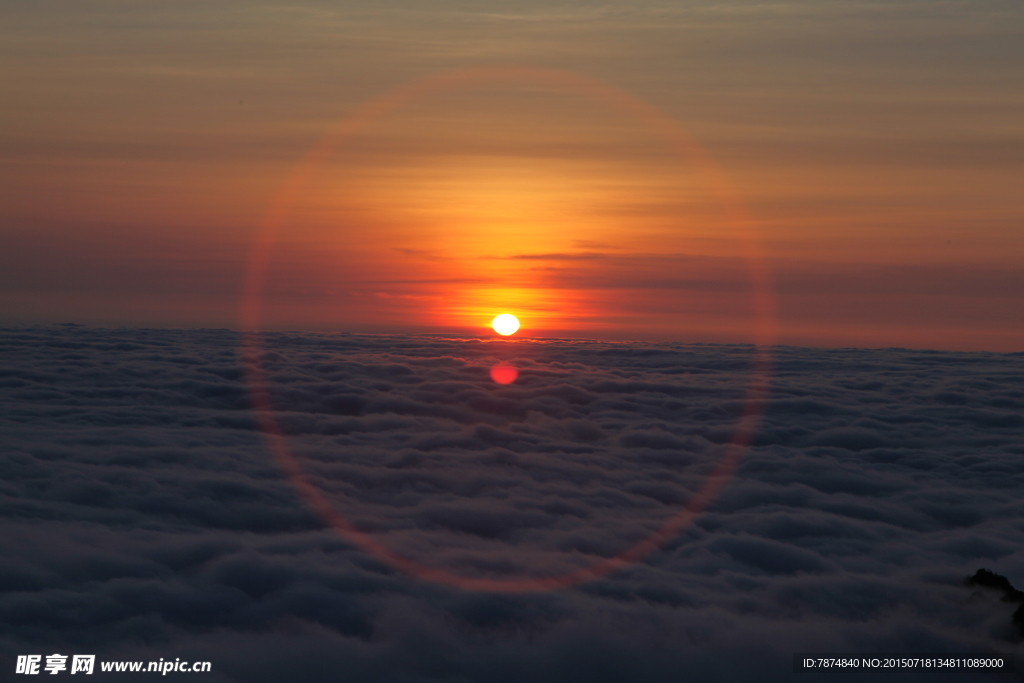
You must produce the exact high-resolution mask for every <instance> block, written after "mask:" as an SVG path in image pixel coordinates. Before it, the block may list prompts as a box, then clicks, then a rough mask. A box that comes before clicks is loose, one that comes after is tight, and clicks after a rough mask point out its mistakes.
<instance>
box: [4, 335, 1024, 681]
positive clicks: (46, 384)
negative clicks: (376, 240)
mask: <svg viewBox="0 0 1024 683" xmlns="http://www.w3.org/2000/svg"><path fill="white" fill-rule="evenodd" d="M261 358H262V365H263V368H264V370H265V372H266V375H267V378H268V395H269V398H270V401H271V403H272V404H273V407H274V415H275V420H276V422H277V424H278V425H279V426H280V428H281V430H282V432H283V433H284V435H285V437H284V438H285V442H286V443H287V445H288V449H289V452H290V453H291V454H292V455H293V456H294V458H295V461H296V462H297V463H299V464H300V466H301V468H302V470H303V472H304V473H305V476H306V477H307V478H308V480H309V481H310V482H311V483H312V484H313V485H315V486H316V488H317V489H318V490H319V491H321V492H322V494H323V495H324V496H325V498H327V499H328V500H330V502H331V504H332V505H333V507H334V509H336V510H337V511H338V512H339V513H340V514H342V515H344V516H345V517H346V518H347V519H348V520H350V521H351V523H352V524H353V525H355V527H356V528H358V529H360V530H361V531H363V532H365V533H367V534H369V536H370V537H371V538H373V539H374V540H376V541H377V542H379V543H380V544H381V545H382V546H384V547H386V548H388V549H389V550H391V551H393V552H395V553H398V554H400V555H402V556H404V557H408V558H410V559H412V560H414V561H416V562H419V563H421V564H423V565H426V566H430V567H433V568H437V569H443V570H445V571H447V572H450V573H452V574H455V575H459V576H465V577H473V578H497V579H505V578H522V577H538V576H550V575H553V574H559V573H562V572H567V571H571V570H573V569H578V568H580V567H585V566H590V565H593V564H594V563H596V562H600V561H601V560H603V559H606V558H609V557H613V556H615V555H616V554H618V553H621V552H622V551H624V550H626V549H627V548H629V547H630V546H631V545H633V544H634V543H636V542H638V541H639V540H641V539H643V538H644V537H645V536H647V535H648V534H650V533H651V532H652V531H653V530H655V529H657V528H658V527H659V526H660V525H661V524H662V523H664V521H665V520H667V519H669V518H671V517H672V516H673V515H674V514H675V513H677V512H678V511H679V509H680V506H681V505H684V504H685V503H686V502H687V500H689V499H690V498H691V497H692V496H693V495H694V494H695V492H697V491H699V490H700V489H701V487H702V486H703V484H704V482H705V481H706V475H707V474H708V472H709V471H711V470H712V469H713V468H714V466H715V464H716V463H717V462H718V461H719V458H720V456H721V455H722V453H723V449H724V448H725V447H726V446H725V445H726V444H727V443H728V442H729V441H730V439H731V438H732V436H733V433H734V431H735V429H736V425H737V420H738V416H739V415H740V414H741V413H742V412H743V411H744V410H745V409H746V408H747V407H749V406H748V402H747V400H746V399H745V396H746V387H747V384H748V382H749V381H750V376H751V368H752V365H753V361H754V359H755V353H754V350H753V348H752V347H750V346H745V345H686V344H648V343H612V342H597V341H579V340H525V339H524V340H516V341H507V340H474V339H455V338H446V337H437V336H405V335H403V336H395V335H390V336H374V335H345V334H300V333H273V334H268V335H265V337H264V339H263V341H262V352H261ZM774 361H775V362H774V369H773V371H772V375H771V380H770V382H771V391H770V395H769V396H768V397H767V398H766V399H765V400H764V401H763V402H761V403H759V404H758V406H757V407H758V409H759V410H762V411H763V419H762V422H761V424H760V426H759V427H758V429H757V432H756V434H755V435H754V445H753V446H752V447H751V448H750V449H748V450H747V451H746V452H745V454H744V455H743V458H742V460H741V461H740V463H739V466H738V468H737V470H736V472H735V475H734V476H733V478H732V479H731V480H730V481H728V483H727V484H726V485H725V487H724V488H723V489H722V491H721V493H720V494H719V495H718V496H717V497H716V498H715V499H714V500H713V501H712V503H711V504H710V506H709V507H708V509H707V510H706V511H705V512H704V513H703V514H700V515H699V516H697V518H696V519H695V520H694V522H693V524H691V525H689V526H687V527H686V528H685V529H684V530H683V531H682V532H681V533H680V534H679V535H678V537H676V538H674V539H673V540H672V541H670V542H669V543H667V544H666V545H665V546H664V547H663V548H662V549H661V550H660V551H658V552H656V553H654V554H652V555H650V556H648V557H647V558H645V559H644V560H643V561H641V562H639V563H637V564H636V565H633V566H630V567H627V568H624V569H622V570H620V571H617V572H615V573H612V574H610V575H608V576H606V577H604V578H601V579H598V580H595V581H592V582H588V583H583V584H580V585H577V586H574V587H571V588H567V589H564V590H558V591H548V592H534V593H526V594H514V595H507V594H495V593H487V592H475V591H467V590H460V589H457V588H452V587H447V586H443V585H438V584H434V583H431V582H429V581H425V580H422V579H418V578H414V577H410V576H408V575H406V574H404V573H402V572H401V571H398V570H396V569H395V568H394V567H392V566H390V565H388V564H387V563H385V562H383V561H381V560H379V559H375V558H373V557H371V556H369V555H367V554H366V553H364V552H362V551H361V550H358V549H356V548H355V547H354V546H353V545H352V544H351V543H349V542H348V541H346V540H345V539H344V538H343V537H342V536H341V535H340V534H339V533H338V532H337V531H336V530H334V529H333V528H331V527H330V526H329V525H328V524H326V523H325V522H324V520H323V519H321V518H320V517H319V516H318V514H316V513H315V512H314V511H313V510H312V509H311V507H310V506H309V505H308V504H307V503H306V501H305V500H304V499H303V497H302V496H300V495H299V494H298V493H297V489H296V487H295V486H294V485H293V483H292V482H291V481H290V480H289V478H288V477H287V476H285V474H284V472H283V470H282V468H281V465H280V463H279V461H278V460H277V459H276V458H275V455H274V453H273V452H272V449H271V448H270V447H269V446H268V444H267V440H266V438H265V436H264V434H263V433H262V432H261V431H260V429H259V422H258V420H257V419H256V416H255V415H254V413H253V411H252V405H251V400H250V395H249V391H248V388H247V380H246V373H245V372H244V368H243V364H242V361H241V354H240V337H239V335H238V334H237V333H235V332H232V331H228V330H144V329H117V330H107V329H94V328H87V327H81V326H71V325H65V326H50V327H22V328H3V329H0V444H2V445H0V514H2V522H0V524H2V534H0V556H2V557H3V558H4V559H3V561H2V562H0V651H2V653H3V656H4V659H3V661H2V662H0V666H2V667H3V668H4V669H5V670H8V671H7V672H8V673H10V671H13V668H14V661H15V657H16V655H19V654H33V653H35V654H42V655H47V654H51V653H63V654H78V653H83V654H96V655H97V656H98V658H99V659H108V660H109V659H122V660H156V659H159V658H161V657H162V658H164V659H172V660H173V659H174V658H176V657H179V658H181V659H183V660H208V661H211V662H212V663H213V670H212V672H211V673H209V674H169V675H171V676H172V677H174V676H177V677H181V676H185V677H197V678H198V677H201V678H202V679H203V680H204V681H209V682H211V683H213V682H215V681H256V682H262V681H267V682H270V681H284V680H296V681H318V680H346V681H396V682H398V681H452V682H455V681H495V682H498V683H501V682H509V683H511V682H513V681H536V682H538V683H545V682H549V681H550V682H555V681H558V682H567V683H572V682H576V681H579V682H584V681H586V682H595V683H596V682H606V681H607V682H611V681H644V682H647V681H650V682H655V683H656V682H660V681H665V682H669V681H672V682H673V683H675V682H677V681H681V680H686V681H782V680H787V681H788V680H790V679H791V678H792V677H793V676H795V675H796V676H798V677H799V678H803V679H805V680H807V681H816V680H831V679H832V678H835V677H836V674H832V675H826V674H823V675H821V676H819V675H818V674H809V673H802V674H799V675H797V674H794V673H793V672H792V655H793V653H796V652H830V653H842V652H845V653H860V652H881V651H888V652H950V653H953V652H1000V653H1011V652H1014V651H1016V652H1017V653H1018V654H1019V653H1020V651H1021V645H1020V634H1019V633H1018V632H1017V631H1016V630H1015V629H1014V627H1013V625H1012V624H1011V620H1010V615H1011V613H1012V611H1013V609H1014V607H1015V605H1012V604H1008V603H1006V602H1002V601H1000V599H999V595H998V594H996V593H992V592H988V591H985V590H979V589H973V588H968V587H966V586H964V585H963V579H964V578H965V577H966V576H968V575H969V574H972V573H973V572H974V571H975V570H977V569H978V568H980V567H987V568H990V569H992V570H994V571H996V572H998V573H1000V574H1003V575H1005V576H1007V577H1009V578H1010V580H1011V581H1012V582H1013V583H1014V584H1015V585H1016V586H1017V587H1018V588H1021V587H1024V354H998V353H961V352H939V351H912V350H905V349H882V350H864V349H807V348H793V347H780V348H778V349H776V350H775V354H774ZM499 362H505V363H511V364H513V365H514V366H515V367H517V368H518V370H519V373H520V374H519V378H518V380H517V381H516V382H514V383H513V384H510V385H507V386H501V385H498V384H495V383H494V382H493V381H492V380H491V379H490V376H489V369H490V368H491V367H492V366H493V365H495V364H496V363H499ZM64 675H68V674H67V672H65V674H64ZM154 675H155V674H148V675H146V674H140V675H139V677H140V678H148V677H152V676H154ZM843 675H844V676H847V677H849V676H854V677H856V676H857V674H843ZM934 675H935V674H934V673H932V672H921V673H919V674H914V673H908V672H901V673H899V674H898V675H897V676H894V677H892V678H886V677H885V676H884V675H872V676H870V679H871V680H878V681H881V680H900V681H913V680H934ZM95 677H96V679H98V680H105V679H106V678H109V679H110V680H129V679H130V678H131V674H109V675H107V676H105V675H104V674H102V673H97V674H95ZM956 679H957V680H962V681H973V680H996V679H993V678H991V677H989V676H982V675H978V674H971V673H966V672H960V673H958V674H957V675H956ZM858 680H860V679H859V678H858Z"/></svg>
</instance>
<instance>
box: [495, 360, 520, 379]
mask: <svg viewBox="0 0 1024 683" xmlns="http://www.w3.org/2000/svg"><path fill="white" fill-rule="evenodd" d="M517 377H519V371H518V370H516V369H515V368H514V367H512V366H511V365H508V364H507V363H501V364H499V365H495V366H494V367H493V368H491V379H493V380H494V381H495V382H497V383H498V384H512V382H515V381H516V378H517Z"/></svg>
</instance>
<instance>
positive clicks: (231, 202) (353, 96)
mask: <svg viewBox="0 0 1024 683" xmlns="http://www.w3.org/2000/svg"><path fill="white" fill-rule="evenodd" d="M0 15H2V21H0V55H2V58H0V79H2V80H0V84H2V87H3V91H4V93H5V102H6V103H5V106H4V107H3V108H2V111H0V150H2V155H3V159H4V163H3V165H2V170H0V174H2V176H0V181H2V182H0V241H2V243H3V249H0V318H2V319H3V320H4V321H5V322H8V323H17V324H22V323H55V322H56V323H60V322H77V323H85V324H99V325H126V326H158V327H192V328H194V327H228V328H238V327H239V326H240V325H241V324H242V322H241V321H242V317H241V316H242V313H241V311H242V302H243V300H246V301H251V300H253V299H257V300H258V301H259V303H260V313H261V315H260V318H259V326H260V327H263V328H266V329H305V330H324V331H349V332H439V333H458V334H465V333H473V334H476V333H483V332H484V331H485V330H486V324H487V321H488V320H489V319H490V318H491V317H493V315H496V314H497V313H501V312H512V313H515V314H517V315H518V316H519V317H520V318H521V320H522V322H523V331H522V334H525V335H534V336H565V337H596V338H608V339H642V340H643V339H646V340H680V341H689V342H724V343H734V342H750V341H778V342H781V343H784V344H798V345H811V346H825V347H908V348H937V349H953V350H985V351H1019V350H1021V349H1022V344H1024V313H1022V311H1024V269H1021V267H1020V265H1021V263H1022V262H1024V230H1022V220H1024V203H1022V202H1021V199H1020V186H1021V181H1022V178H1024V173H1022V172H1024V167H1022V166H1024V154H1022V152H1024V8H1022V6H1021V5H1020V3H1019V2H1015V1H1011V0H1005V1H1002V0H970V1H961V2H957V1H941V2H934V1H929V2H908V1H904V0H898V1H895V2H840V1H836V0H825V1H815V2H776V3H767V2H672V3H666V2H655V1H648V0H644V1H641V2H635V3H630V4H620V5H611V4H600V3H593V2H566V3H547V2H544V3H541V2H525V1H516V2H489V3H469V2H445V1H439V2H431V3H430V4H429V7H427V6H425V5H424V4H423V3H414V2H376V3H372V5H367V4H366V3H355V2H308V1H305V2H293V3H267V2H258V1H255V2H232V1H225V2H218V3H208V2H192V1H189V0H183V1H181V2H174V3H163V2H152V1H142V2H139V1H135V2H127V1H121V0H107V1H99V0H98V1H95V2H85V3H83V2H69V1H66V0H42V1H40V2H32V3H23V2H15V1H13V0H2V1H0ZM467 69H469V70H477V71H476V72H474V73H475V74H476V75H472V76H465V74H466V71H465V70H467ZM514 69H518V71H510V70H514ZM459 73H462V74H463V77H462V80H459V78H458V77H456V76H454V74H459ZM510 74H513V75H511V76H510ZM446 78H447V79H448V80H445V79H446ZM431 83H433V84H434V85H433V86H429V84H431ZM610 93H614V94H610ZM389 98H390V99H389ZM332 131H334V133H333V135H334V137H333V138H331V137H330V136H331V135H332ZM331 140H333V143H336V144H333V143H332V144H327V143H326V142H325V141H331ZM317 150H320V151H321V152H323V153H322V154H321V155H320V156H316V155H315V153H316V151H317ZM311 153H313V154H314V156H312V157H311V156H310V154H311ZM268 226H269V227H268ZM261 259H262V260H261ZM254 263H258V264H259V265H254ZM255 271H258V272H259V273H260V274H261V275H260V277H259V278H257V279H258V280H259V284H258V286H255V287H253V286H252V282H253V273H254V272H255ZM247 282H248V283H250V286H249V287H248V288H247V286H246V283H247Z"/></svg>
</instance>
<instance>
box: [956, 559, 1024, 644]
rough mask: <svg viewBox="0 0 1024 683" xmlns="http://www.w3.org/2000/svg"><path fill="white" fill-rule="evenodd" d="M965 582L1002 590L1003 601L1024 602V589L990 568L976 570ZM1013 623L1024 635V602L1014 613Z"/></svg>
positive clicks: (969, 584) (970, 584)
mask: <svg viewBox="0 0 1024 683" xmlns="http://www.w3.org/2000/svg"><path fill="white" fill-rule="evenodd" d="M964 583H965V584H966V585H968V586H980V587H982V588H991V589H993V590H997V591H1001V592H1002V594H1003V597H1002V600H1003V602H1020V603H1024V591H1019V590H1017V589H1016V588H1014V587H1013V584H1012V583H1010V580H1009V579H1008V578H1006V577H1005V576H1002V575H1000V574H996V573H995V572H993V571H990V570H988V569H979V570H978V571H976V572H974V575H973V576H968V577H967V578H966V579H964ZM1012 619H1013V625H1014V626H1016V627H1017V630H1018V631H1019V632H1020V634H1021V636H1024V604H1022V605H1021V606H1020V607H1018V608H1017V610H1016V611H1015V612H1014V613H1013V617H1012Z"/></svg>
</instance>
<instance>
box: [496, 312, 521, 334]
mask: <svg viewBox="0 0 1024 683" xmlns="http://www.w3.org/2000/svg"><path fill="white" fill-rule="evenodd" d="M491 327H493V328H494V331H495V332H497V333H498V334H500V335H501V336H503V337H507V336H509V335H510V334H515V333H516V330H518V329H519V320H518V319H517V318H516V317H515V316H514V315H512V314H511V313H502V314H501V315H499V316H496V317H495V318H494V320H492V321H491Z"/></svg>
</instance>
